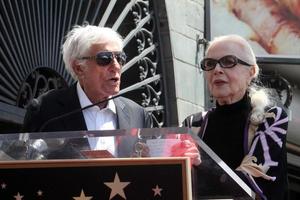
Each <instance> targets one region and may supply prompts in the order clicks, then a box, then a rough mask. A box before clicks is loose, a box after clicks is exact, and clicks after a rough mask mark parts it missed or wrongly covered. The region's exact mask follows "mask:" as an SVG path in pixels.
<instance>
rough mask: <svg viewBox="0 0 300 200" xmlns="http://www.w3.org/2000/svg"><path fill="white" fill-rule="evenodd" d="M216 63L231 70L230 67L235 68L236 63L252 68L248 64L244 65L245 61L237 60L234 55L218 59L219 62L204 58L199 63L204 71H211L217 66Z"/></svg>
mask: <svg viewBox="0 0 300 200" xmlns="http://www.w3.org/2000/svg"><path fill="white" fill-rule="evenodd" d="M218 63H219V64H220V66H221V67H223V68H232V67H234V66H236V65H237V64H238V63H240V64H242V65H246V66H252V65H250V64H249V63H246V62H245V61H242V60H240V59H238V58H237V57H236V56H234V55H227V56H224V57H222V58H220V59H219V60H216V59H213V58H204V59H203V60H202V62H201V69H202V70H204V71H210V70H213V69H214V68H215V67H216V66H217V64H218Z"/></svg>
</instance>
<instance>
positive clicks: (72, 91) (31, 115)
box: [22, 84, 152, 156]
mask: <svg viewBox="0 0 300 200" xmlns="http://www.w3.org/2000/svg"><path fill="white" fill-rule="evenodd" d="M113 101H114V103H115V105H116V113H117V126H118V129H130V128H150V127H151V125H152V120H151V117H150V115H149V114H148V113H147V112H146V111H145V109H143V107H141V106H139V105H138V104H137V103H135V102H133V101H132V100H130V99H127V98H124V97H118V98H116V99H114V100H113ZM80 108H81V106H80V102H79V98H78V95H77V90H76V84H73V85H72V86H71V87H70V88H64V89H60V90H52V91H50V92H48V93H46V94H44V95H42V96H40V97H39V98H38V99H37V100H34V101H33V102H32V103H31V104H30V105H29V106H28V108H27V112H26V115H25V118H24V124H23V129H22V131H23V132H52V131H82V130H87V126H86V124H85V120H84V116H83V113H82V112H81V111H80V112H77V113H74V114H71V115H69V116H67V117H63V118H61V119H57V120H54V121H51V122H50V123H48V124H47V125H46V126H44V127H43V128H42V130H41V127H42V126H43V125H44V124H45V123H46V122H47V121H48V120H50V119H53V118H55V117H57V116H60V115H63V114H65V113H68V112H71V111H74V110H77V109H80ZM124 143H127V144H128V145H127V146H128V148H131V146H133V143H134V141H129V140H128V141H126V142H125V141H124ZM123 148H126V147H123ZM130 150H131V149H130ZM130 150H129V149H128V151H130ZM123 151H124V152H126V151H127V150H124V149H123ZM124 152H123V153H124ZM120 153H121V154H122V152H119V154H120ZM119 156H122V155H119ZM123 156H128V155H123Z"/></svg>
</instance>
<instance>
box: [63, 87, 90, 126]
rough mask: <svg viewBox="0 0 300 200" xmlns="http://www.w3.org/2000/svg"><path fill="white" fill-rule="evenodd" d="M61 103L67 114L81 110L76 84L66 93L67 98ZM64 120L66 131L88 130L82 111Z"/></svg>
mask: <svg viewBox="0 0 300 200" xmlns="http://www.w3.org/2000/svg"><path fill="white" fill-rule="evenodd" d="M60 102H61V104H62V106H63V107H64V112H65V113H68V112H71V111H74V110H77V109H80V108H81V106H80V102H79V98H78V95H77V90H76V84H73V85H72V86H71V87H70V89H69V90H67V91H66V93H65V96H64V97H62V98H60ZM62 120H63V124H64V126H65V128H66V130H74V131H75V130H87V127H86V124H85V121H84V117H83V114H82V111H80V112H77V113H74V114H71V115H70V116H69V117H66V118H64V119H62Z"/></svg>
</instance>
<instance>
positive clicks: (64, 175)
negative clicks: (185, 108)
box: [0, 127, 255, 200]
mask: <svg viewBox="0 0 300 200" xmlns="http://www.w3.org/2000/svg"><path fill="white" fill-rule="evenodd" d="M98 139H101V140H99V141H110V143H111V146H110V147H109V148H107V149H105V148H104V149H103V148H101V147H102V146H101V145H99V146H98V147H99V148H100V149H91V145H90V141H91V140H93V141H95V140H98ZM102 139H103V140H102ZM183 140H190V141H191V142H193V143H195V144H196V145H197V147H198V148H199V152H200V155H201V160H202V162H201V164H200V165H199V166H191V165H190V163H189V158H183V157H182V158H180V157H170V151H171V150H172V149H173V148H174V147H176V148H180V145H178V143H179V144H180V142H182V141H183ZM100 144H102V143H100ZM175 145H176V146H175ZM103 146H105V145H103ZM111 147H113V150H111ZM146 150H147V151H146ZM179 150H180V149H179ZM145 152H147V153H146V154H145ZM136 156H147V157H139V158H137V157H136ZM111 157H113V158H111ZM253 198H255V195H254V193H253V192H252V191H251V189H250V188H249V187H248V186H247V185H246V184H245V183H244V182H243V181H242V180H241V179H240V178H239V177H238V176H237V175H236V174H235V173H234V172H233V171H232V170H231V169H230V168H229V167H228V166H227V165H226V164H225V163H224V162H223V161H222V160H221V159H220V158H219V157H218V156H217V155H216V154H215V153H214V152H213V151H212V150H211V149H210V148H209V147H208V146H207V145H206V144H205V143H204V142H203V141H202V140H200V139H199V138H198V137H197V136H196V135H195V134H194V133H193V131H192V130H191V129H188V128H183V127H180V128H178V127H171V128H152V129H130V130H111V131H76V132H51V133H20V134H6V135H0V199H15V200H67V199H75V200H111V199H112V200H118V199H120V200H124V199H128V200H161V199H167V200H169V199H170V200H192V199H193V200H200V199H243V200H247V199H253Z"/></svg>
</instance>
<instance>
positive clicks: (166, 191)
mask: <svg viewBox="0 0 300 200" xmlns="http://www.w3.org/2000/svg"><path fill="white" fill-rule="evenodd" d="M190 178H191V173H190V164H189V160H188V159H187V158H117V159H84V160H78V159H75V160H68V159H66V160H44V161H8V162H2V163H1V164H0V182H1V186H2V189H1V192H0V199H13V198H16V199H32V200H33V199H44V200H46V199H49V200H54V199H55V200H66V199H77V200H87V199H103V200H106V199H107V200H109V199H172V200H190V199H192V196H191V185H190V184H191V180H190ZM175 191H176V192H175ZM18 195H19V197H16V196H18Z"/></svg>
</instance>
